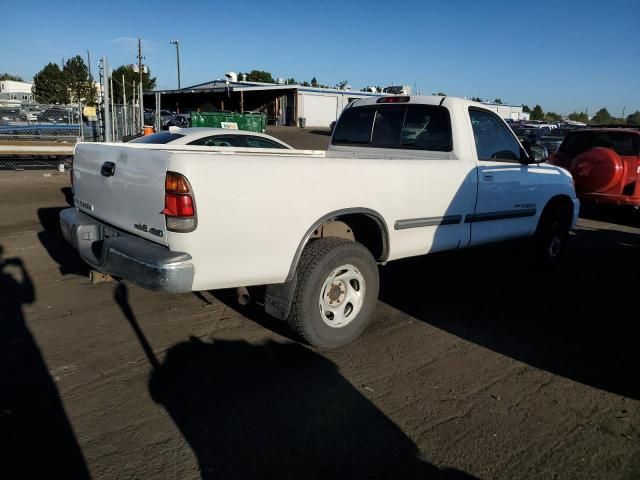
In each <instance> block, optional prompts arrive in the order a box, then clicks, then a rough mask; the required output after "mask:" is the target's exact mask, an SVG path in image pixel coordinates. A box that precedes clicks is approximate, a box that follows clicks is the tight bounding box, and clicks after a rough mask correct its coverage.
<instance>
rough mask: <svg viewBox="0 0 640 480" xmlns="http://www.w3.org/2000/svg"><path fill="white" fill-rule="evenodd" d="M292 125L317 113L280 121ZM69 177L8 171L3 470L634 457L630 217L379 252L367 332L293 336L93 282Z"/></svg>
mask: <svg viewBox="0 0 640 480" xmlns="http://www.w3.org/2000/svg"><path fill="white" fill-rule="evenodd" d="M272 132H275V134H277V135H278V136H280V137H281V138H282V139H283V140H285V141H288V142H290V143H292V144H294V146H297V147H302V148H321V147H323V146H324V145H326V142H327V139H328V136H327V135H326V133H322V132H316V133H313V132H312V131H310V130H307V131H299V130H297V129H292V128H290V129H286V130H285V131H284V132H280V131H279V129H275V131H272ZM66 187H68V177H67V176H66V175H64V174H57V173H56V172H53V173H52V174H51V175H50V176H47V177H45V176H44V175H43V173H42V172H40V173H37V172H0V256H1V257H2V260H1V261H2V263H1V270H0V319H1V321H0V442H2V445H3V446H2V448H1V449H0V478H1V479H7V480H10V479H26V478H38V479H42V478H64V479H73V478H94V479H130V478H136V479H158V478H161V479H165V478H166V479H198V478H203V479H225V478H238V479H245V478H269V479H271V478H292V479H293V478H295V479H302V478H319V479H320V478H321V479H330V478H349V479H356V478H394V479H396V478H397V479H404V478H428V479H433V478H436V479H437V478H447V479H473V478H477V479H516V478H517V479H555V478H557V479H626V480H631V479H638V478H640V380H639V378H640V377H639V376H638V367H639V366H640V349H639V348H638V338H639V335H638V334H639V333H640V327H639V322H638V318H639V315H638V286H639V285H640V281H639V280H640V271H639V270H638V265H640V262H639V260H640V255H639V252H640V222H638V219H637V218H634V217H633V216H630V215H624V214H619V213H616V212H611V211H608V212H607V211H597V212H594V211H592V212H588V213H587V214H585V217H588V218H582V219H581V220H580V222H579V227H578V228H577V229H576V230H575V232H574V233H573V234H572V237H571V244H570V250H569V252H568V255H567V258H566V260H565V263H564V265H562V266H561V267H560V268H558V269H556V270H554V271H551V272H549V271H546V270H544V269H542V268H540V266H537V265H534V264H533V263H532V261H531V260H530V259H529V257H527V255H526V245H523V244H520V243H514V244H505V245H499V246H493V247H490V248H481V249H480V248H478V249H473V250H469V251H463V252H454V253H447V254H438V255H433V256H427V257H423V258H417V259H411V260H403V261H399V262H392V263H389V264H388V265H387V266H384V267H381V295H380V302H379V303H378V307H377V310H376V313H375V317H374V319H373V321H372V323H371V325H370V327H369V328H368V329H367V331H366V332H365V333H364V335H363V336H362V337H361V338H360V339H358V340H357V341H355V342H354V343H353V344H351V345H349V346H347V347H345V348H342V349H340V350H335V351H322V350H317V349H312V348H308V347H305V346H303V345H300V344H298V343H296V342H295V341H294V340H293V339H292V337H291V335H290V334H289V333H288V331H287V330H286V328H285V327H284V325H282V324H281V323H279V322H277V321H275V320H272V319H270V318H268V317H266V316H265V315H264V314H263V313H262V312H261V311H260V308H259V306H257V305H255V304H254V305H251V306H249V307H239V306H237V305H236V303H235V301H234V293H233V292H229V291H218V292H201V293H199V294H183V295H172V296H170V295H162V294H157V293H153V292H149V291H146V290H143V289H140V288H137V287H135V286H131V285H129V284H126V283H125V284H119V283H101V284H96V285H92V284H91V283H90V282H89V280H88V278H87V267H86V266H85V265H84V264H83V263H82V262H81V261H80V260H79V258H78V257H77V255H76V254H75V252H74V251H73V249H71V248H70V247H69V246H67V245H66V244H65V242H64V240H63V239H62V238H61V236H60V231H59V228H58V226H57V215H58V212H59V211H60V209H62V208H64V207H65V206H66V205H67V202H66V200H67V199H66V196H65V193H67V191H66V190H65V188H66Z"/></svg>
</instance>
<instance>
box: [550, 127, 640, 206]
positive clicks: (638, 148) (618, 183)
mask: <svg viewBox="0 0 640 480" xmlns="http://www.w3.org/2000/svg"><path fill="white" fill-rule="evenodd" d="M548 161H549V163H551V164H553V165H557V166H560V167H563V168H566V169H567V170H569V172H571V175H573V179H574V181H575V183H576V192H577V193H578V197H579V198H580V200H581V201H583V202H585V203H606V204H612V205H630V206H635V207H640V129H632V128H592V129H585V130H576V131H573V132H571V133H569V134H568V135H567V136H566V137H565V139H564V141H563V142H562V144H561V145H560V147H559V148H558V150H557V151H556V152H555V153H553V154H552V155H550V156H549V160H548Z"/></svg>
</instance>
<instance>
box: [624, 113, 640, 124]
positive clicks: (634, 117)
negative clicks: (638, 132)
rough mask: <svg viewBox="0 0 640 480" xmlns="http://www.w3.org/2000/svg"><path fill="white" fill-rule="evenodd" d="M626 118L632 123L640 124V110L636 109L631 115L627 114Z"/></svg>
mask: <svg viewBox="0 0 640 480" xmlns="http://www.w3.org/2000/svg"><path fill="white" fill-rule="evenodd" d="M626 120H627V123H628V124H630V125H640V111H636V112H634V113H632V114H631V115H627V118H626Z"/></svg>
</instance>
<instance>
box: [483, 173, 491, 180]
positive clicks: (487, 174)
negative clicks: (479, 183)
mask: <svg viewBox="0 0 640 480" xmlns="http://www.w3.org/2000/svg"><path fill="white" fill-rule="evenodd" d="M482 178H483V179H484V180H485V181H487V182H493V173H485V174H484V175H483V176H482Z"/></svg>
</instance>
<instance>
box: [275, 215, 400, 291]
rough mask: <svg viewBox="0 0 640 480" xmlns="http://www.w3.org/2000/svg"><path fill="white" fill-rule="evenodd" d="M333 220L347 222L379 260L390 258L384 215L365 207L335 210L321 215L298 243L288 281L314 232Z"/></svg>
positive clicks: (356, 239) (355, 235) (357, 240)
mask: <svg viewBox="0 0 640 480" xmlns="http://www.w3.org/2000/svg"><path fill="white" fill-rule="evenodd" d="M331 221H340V222H343V223H345V224H346V225H347V226H348V227H349V228H350V229H351V231H352V232H353V236H354V237H355V241H356V242H360V243H362V244H363V245H364V246H365V247H367V248H368V249H369V250H370V251H371V253H372V254H373V257H374V258H375V259H376V260H377V261H379V262H384V261H385V260H386V259H387V258H388V256H389V230H388V228H387V224H386V222H385V221H384V218H383V217H382V215H380V214H379V213H378V212H376V211H375V210H372V209H370V208H364V207H358V208H345V209H341V210H335V211H333V212H330V213H327V214H326V215H323V216H322V217H320V218H319V219H318V220H316V221H315V222H314V223H313V224H312V225H311V227H309V229H308V230H307V231H306V233H305V235H304V237H302V239H301V240H300V242H299V243H298V248H297V249H296V252H295V255H294V257H293V260H292V262H291V266H290V267H289V273H288V275H287V280H286V281H291V280H293V278H294V275H295V272H296V268H297V266H298V262H299V261H300V257H301V256H302V251H303V250H304V247H305V246H306V245H307V244H308V243H309V242H310V241H311V240H312V238H313V236H314V233H317V232H318V230H319V229H320V228H321V227H322V225H324V224H326V223H328V222H331Z"/></svg>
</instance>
